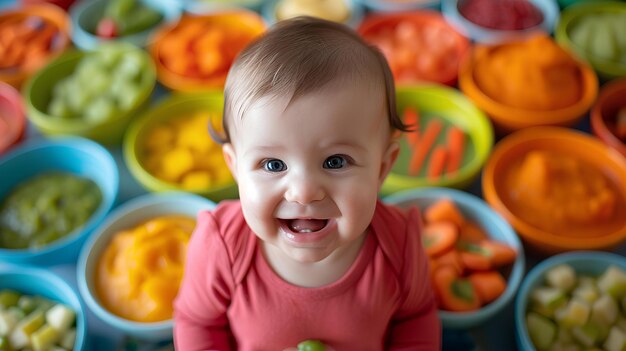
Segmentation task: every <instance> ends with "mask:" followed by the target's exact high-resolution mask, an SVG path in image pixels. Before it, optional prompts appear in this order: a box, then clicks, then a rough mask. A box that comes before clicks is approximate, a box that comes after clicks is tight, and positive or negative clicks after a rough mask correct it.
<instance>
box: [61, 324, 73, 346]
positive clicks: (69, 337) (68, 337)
mask: <svg viewBox="0 0 626 351" xmlns="http://www.w3.org/2000/svg"><path fill="white" fill-rule="evenodd" d="M74 343H76V329H75V328H71V329H68V330H67V331H66V332H65V333H64V334H63V336H62V337H61V342H59V345H60V346H61V347H63V348H64V349H67V350H72V349H73V348H74Z"/></svg>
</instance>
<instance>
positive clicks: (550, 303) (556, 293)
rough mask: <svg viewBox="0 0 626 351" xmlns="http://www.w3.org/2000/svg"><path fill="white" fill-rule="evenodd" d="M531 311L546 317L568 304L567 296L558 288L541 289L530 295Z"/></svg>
mask: <svg viewBox="0 0 626 351" xmlns="http://www.w3.org/2000/svg"><path fill="white" fill-rule="evenodd" d="M530 301H531V309H532V310H534V311H536V312H538V313H541V314H542V315H544V316H546V317H552V316H554V311H555V310H556V309H557V308H559V307H561V306H563V305H564V304H565V303H566V302H567V296H566V295H565V293H563V291H561V290H560V289H557V288H549V287H539V288H536V289H534V290H533V291H532V292H531V293H530Z"/></svg>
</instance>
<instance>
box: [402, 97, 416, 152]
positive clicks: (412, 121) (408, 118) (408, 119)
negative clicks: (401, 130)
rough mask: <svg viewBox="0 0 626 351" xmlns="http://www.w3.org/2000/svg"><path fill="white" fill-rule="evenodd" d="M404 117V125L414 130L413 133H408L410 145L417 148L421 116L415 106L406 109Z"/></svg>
mask: <svg viewBox="0 0 626 351" xmlns="http://www.w3.org/2000/svg"><path fill="white" fill-rule="evenodd" d="M402 116H403V120H404V123H406V124H408V125H410V126H411V127H412V128H413V131H411V132H408V133H407V135H406V137H407V139H408V140H409V145H411V146H413V147H415V145H417V142H418V140H419V132H420V125H419V123H420V116H419V114H418V113H417V110H415V108H414V107H413V106H408V107H407V108H405V109H404V113H403V115H402Z"/></svg>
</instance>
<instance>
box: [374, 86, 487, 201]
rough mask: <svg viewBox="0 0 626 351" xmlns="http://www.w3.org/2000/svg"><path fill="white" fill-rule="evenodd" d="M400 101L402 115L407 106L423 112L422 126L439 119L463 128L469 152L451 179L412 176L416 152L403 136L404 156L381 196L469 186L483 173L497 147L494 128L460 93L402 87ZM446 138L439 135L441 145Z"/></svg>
mask: <svg viewBox="0 0 626 351" xmlns="http://www.w3.org/2000/svg"><path fill="white" fill-rule="evenodd" d="M396 101H397V107H398V113H399V114H402V112H403V111H404V109H405V108H406V107H407V106H413V107H415V108H416V109H417V110H418V111H419V114H420V123H421V124H422V126H423V125H425V124H426V123H428V121H429V120H430V119H431V118H432V117H434V116H436V117H438V118H441V119H443V120H444V121H445V124H447V125H456V126H458V127H460V128H461V129H462V130H463V131H464V132H465V134H466V143H465V144H466V146H465V148H466V151H465V155H464V157H463V160H462V162H461V166H460V167H459V169H458V171H457V172H456V173H454V174H453V175H451V176H443V177H440V178H439V179H437V180H430V179H428V178H427V177H424V176H410V175H408V173H407V172H406V169H407V165H408V163H409V161H410V159H411V154H412V152H411V150H410V147H409V144H408V142H407V141H406V138H404V137H402V138H401V139H400V155H399V156H398V160H397V161H396V163H395V165H394V166H393V168H392V169H391V172H390V173H389V175H388V176H387V179H386V180H385V182H384V183H383V186H382V189H381V194H382V195H389V194H391V193H395V192H397V191H401V190H408V189H413V188H422V187H446V188H458V189H465V188H467V187H469V185H470V184H471V183H472V182H473V181H474V179H475V178H476V177H477V176H478V174H479V173H480V169H481V167H482V166H483V164H484V163H485V162H486V160H487V156H488V155H489V152H490V151H491V147H492V144H493V138H494V137H493V127H492V126H491V122H490V121H489V119H488V117H487V116H486V115H485V114H484V113H483V112H482V111H481V110H479V109H478V108H477V107H476V106H475V105H474V104H473V103H472V102H471V101H470V100H469V99H467V98H466V97H465V96H464V95H462V94H461V93H460V92H459V91H457V90H456V89H453V88H449V87H445V86H441V85H420V86H413V87H400V88H398V89H397V91H396ZM424 122H426V123H424ZM422 128H423V127H422ZM445 137H446V135H445V132H441V133H439V136H438V138H437V140H438V142H441V141H442V140H445ZM428 161H429V160H428V159H426V160H425V162H424V164H428Z"/></svg>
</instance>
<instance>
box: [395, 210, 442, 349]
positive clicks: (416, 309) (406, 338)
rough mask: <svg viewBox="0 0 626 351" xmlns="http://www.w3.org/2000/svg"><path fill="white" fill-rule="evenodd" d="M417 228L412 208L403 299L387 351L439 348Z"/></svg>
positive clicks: (438, 330) (434, 308) (438, 326)
mask: <svg viewBox="0 0 626 351" xmlns="http://www.w3.org/2000/svg"><path fill="white" fill-rule="evenodd" d="M420 228H421V220H420V215H419V210H418V209H417V208H412V209H410V210H409V211H408V213H407V237H406V245H405V246H404V262H405V265H404V267H403V269H402V273H401V279H402V284H403V287H404V289H403V291H404V298H403V300H402V302H401V305H400V307H399V309H398V311H397V312H396V314H395V315H394V318H393V320H392V321H391V326H390V328H391V330H390V343H389V347H388V348H387V350H392V351H404V350H407V351H408V350H412V351H418V350H420V351H433V350H441V322H440V320H439V317H438V315H437V304H436V302H435V298H434V295H433V289H432V287H431V284H430V276H429V274H430V273H429V270H428V260H427V257H426V253H425V252H424V249H423V247H422V239H421V235H420Z"/></svg>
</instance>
